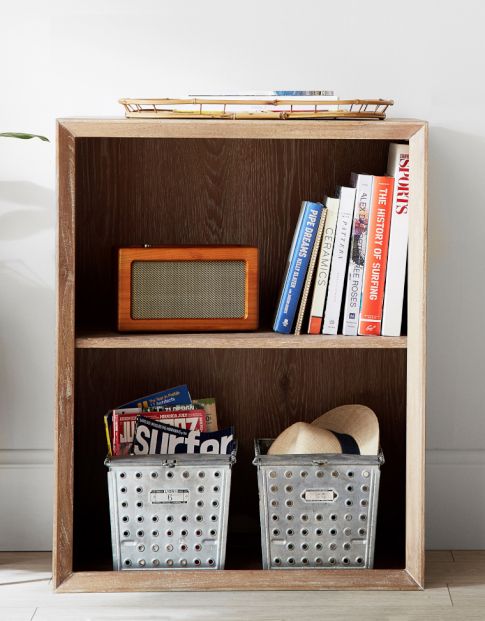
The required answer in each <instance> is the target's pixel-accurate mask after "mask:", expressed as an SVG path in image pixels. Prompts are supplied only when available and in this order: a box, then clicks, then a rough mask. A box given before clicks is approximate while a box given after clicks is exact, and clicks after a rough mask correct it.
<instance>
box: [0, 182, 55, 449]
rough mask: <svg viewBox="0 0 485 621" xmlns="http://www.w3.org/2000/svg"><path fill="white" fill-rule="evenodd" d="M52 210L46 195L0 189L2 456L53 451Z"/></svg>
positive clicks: (18, 185)
mask: <svg viewBox="0 0 485 621" xmlns="http://www.w3.org/2000/svg"><path fill="white" fill-rule="evenodd" d="M54 206H55V197H54V192H53V191H52V190H51V189H49V188H45V187H42V186H39V185H36V184H34V183H31V182H26V181H1V182H0V290H1V292H2V293H1V295H0V394H1V395H2V407H1V411H2V415H1V416H0V438H1V443H0V449H4V448H50V446H51V444H52V441H51V435H52V434H51V430H52V416H53V411H52V410H53V408H52V402H53V378H54V373H53V372H54V349H55V338H54V319H55V292H54V289H53V287H52V284H51V283H52V279H51V277H50V276H51V273H52V269H53V260H54V245H53V241H52V237H50V236H49V235H48V233H49V231H52V229H53V227H54ZM36 404H37V405H38V406H40V410H39V409H38V408H36ZM32 414H35V416H32Z"/></svg>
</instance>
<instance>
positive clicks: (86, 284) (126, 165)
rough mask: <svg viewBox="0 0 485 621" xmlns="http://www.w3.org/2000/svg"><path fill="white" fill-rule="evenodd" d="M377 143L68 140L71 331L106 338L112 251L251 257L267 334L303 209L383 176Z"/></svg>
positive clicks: (382, 145) (111, 308) (384, 145)
mask: <svg viewBox="0 0 485 621" xmlns="http://www.w3.org/2000/svg"><path fill="white" fill-rule="evenodd" d="M387 151H388V142H387V141H383V140H305V139H302V140H286V139H284V140H276V139H275V140H271V139H268V140H253V139H186V138H184V139H176V138H170V139H160V138H157V139H153V138H77V139H76V206H75V209H76V222H75V227H76V229H75V232H76V325H77V327H78V328H84V329H112V328H113V327H114V326H115V312H116V279H117V273H116V262H115V257H116V255H115V250H116V248H118V247H119V246H131V245H141V244H152V245H178V244H197V245H199V244H200V245H202V244H242V245H254V246H258V247H259V249H260V270H261V280H260V285H261V289H260V290H261V292H262V295H261V306H260V319H261V321H260V323H261V327H262V328H268V327H270V325H271V322H272V317H273V313H274V308H275V304H276V300H277V296H278V291H279V287H280V284H281V279H282V277H283V273H284V270H285V263H286V259H287V256H288V251H289V247H290V243H291V238H292V235H293V230H294V227H295V225H296V222H297V219H298V213H299V209H300V204H301V201H302V200H312V201H321V200H323V197H324V196H325V195H327V194H328V195H334V193H335V190H336V187H337V186H338V185H345V184H348V183H349V181H350V173H351V172H353V171H356V172H366V173H371V174H383V173H384V172H385V169H386V163H387Z"/></svg>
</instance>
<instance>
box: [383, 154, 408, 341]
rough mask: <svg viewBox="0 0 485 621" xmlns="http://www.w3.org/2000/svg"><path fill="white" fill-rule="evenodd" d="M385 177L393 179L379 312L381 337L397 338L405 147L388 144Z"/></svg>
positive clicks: (405, 211) (402, 279)
mask: <svg viewBox="0 0 485 621" xmlns="http://www.w3.org/2000/svg"><path fill="white" fill-rule="evenodd" d="M387 174H388V175H390V176H391V177H394V200H393V204H392V216H391V231H390V233H389V253H388V256H387V275H386V286H385V289H384V307H383V309H382V334H383V335H384V336H399V335H400V334H401V322H402V310H403V309H402V306H403V300H404V282H405V280H406V259H407V252H408V202H409V145H407V144H396V143H392V144H391V145H390V146H389V159H388V161H387Z"/></svg>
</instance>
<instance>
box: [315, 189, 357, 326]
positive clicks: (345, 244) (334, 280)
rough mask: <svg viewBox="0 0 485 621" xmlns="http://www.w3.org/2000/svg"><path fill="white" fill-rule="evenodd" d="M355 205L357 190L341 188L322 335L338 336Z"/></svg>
mask: <svg viewBox="0 0 485 621" xmlns="http://www.w3.org/2000/svg"><path fill="white" fill-rule="evenodd" d="M354 204H355V188H340V207H339V212H338V220H337V228H336V231H335V243H334V246H333V254H332V265H331V268H330V281H329V283H328V293H327V303H326V304H325V313H324V319H323V329H322V334H337V330H338V324H339V319H340V311H341V308H342V295H343V290H344V283H345V274H346V270H347V257H348V254H349V241H350V232H351V230H352V223H353V216H354Z"/></svg>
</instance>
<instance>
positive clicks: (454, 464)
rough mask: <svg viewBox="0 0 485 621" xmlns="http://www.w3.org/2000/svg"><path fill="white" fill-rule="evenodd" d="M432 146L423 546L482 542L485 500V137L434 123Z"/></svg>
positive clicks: (481, 544) (479, 544) (484, 540)
mask: <svg viewBox="0 0 485 621" xmlns="http://www.w3.org/2000/svg"><path fill="white" fill-rule="evenodd" d="M429 146H430V154H429V162H430V178H429V261H428V266H429V281H428V358H427V362H428V390H427V421H428V424H427V428H428V436H427V447H428V451H431V452H428V463H429V469H428V472H429V474H430V476H429V478H428V497H427V501H428V505H427V506H428V508H429V510H428V511H427V521H428V526H429V528H428V530H427V542H426V543H427V546H428V547H430V548H442V547H449V545H450V542H453V546H454V547H455V548H470V547H473V548H478V547H485V519H484V514H483V509H484V507H485V504H484V499H483V498H479V496H480V494H479V495H478V496H477V495H474V500H472V499H471V498H470V489H471V487H470V481H471V480H472V478H476V474H477V473H478V472H480V477H483V476H484V475H485V451H484V448H485V426H484V425H483V404H484V403H485V381H484V371H485V365H484V362H483V351H484V349H485V329H484V323H483V316H484V313H483V309H484V308H485V286H484V284H483V283H484V271H483V270H484V261H483V244H484V242H483V235H484V218H483V215H484V212H485V168H484V161H485V160H484V155H483V154H484V153H485V137H483V136H477V135H472V134H466V133H461V132H456V131H451V130H448V129H444V128H440V127H436V128H434V127H433V128H431V131H430V145H429ZM471 451H475V452H474V453H473V456H472V453H471ZM472 457H473V460H472ZM472 461H473V463H472ZM445 482H446V484H445ZM451 489H453V502H450V490H451ZM464 507H467V509H468V520H469V527H467V528H463V508H464ZM445 515H446V519H445V520H444V519H442V518H443V516H445ZM472 523H473V526H475V527H476V528H472V527H471V525H472Z"/></svg>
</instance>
